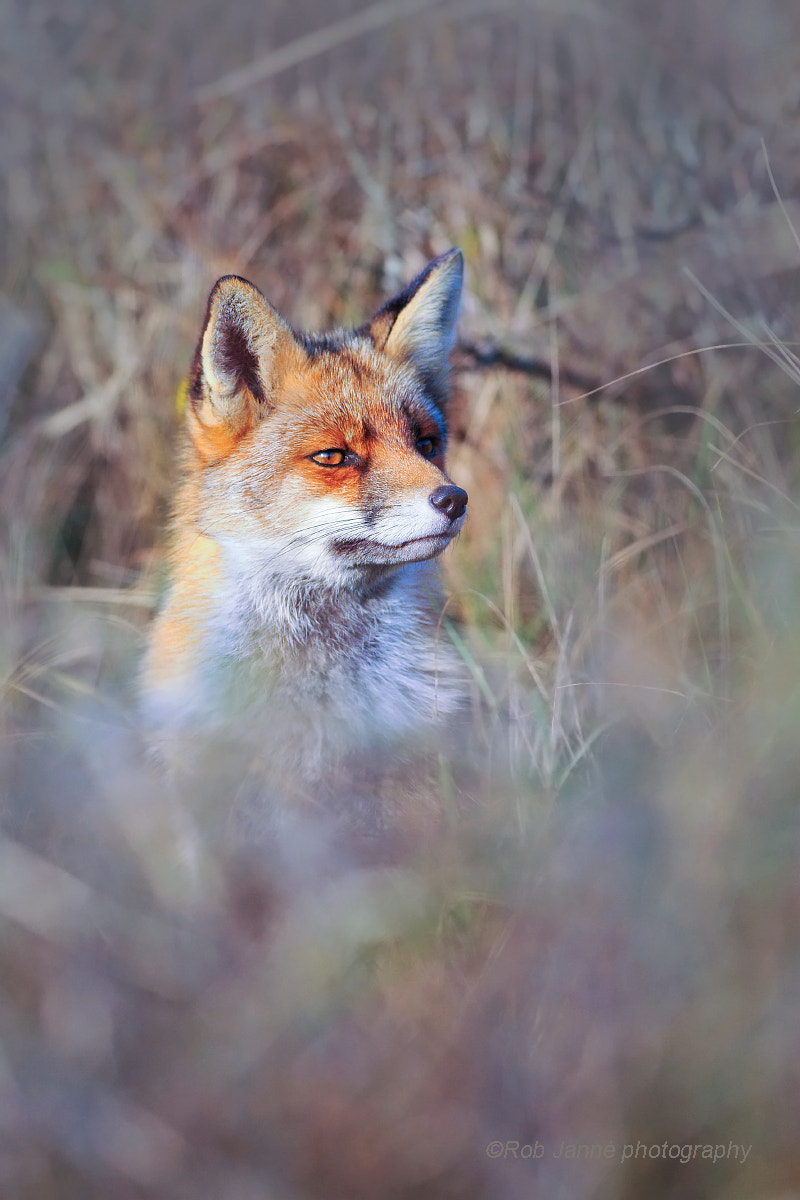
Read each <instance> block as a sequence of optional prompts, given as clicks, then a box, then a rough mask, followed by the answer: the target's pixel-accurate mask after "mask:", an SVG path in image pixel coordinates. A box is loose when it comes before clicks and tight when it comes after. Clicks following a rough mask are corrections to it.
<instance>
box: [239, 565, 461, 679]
mask: <svg viewBox="0 0 800 1200" xmlns="http://www.w3.org/2000/svg"><path fill="white" fill-rule="evenodd" d="M437 577H438V571H437V569H436V567H434V566H432V564H430V563H419V564H416V563H415V564H408V565H403V566H398V567H372V568H362V569H360V570H358V571H353V572H352V573H351V574H350V575H349V576H348V577H347V578H346V579H342V580H341V581H339V582H337V583H335V584H329V583H321V582H319V581H315V580H311V579H287V578H284V577H281V576H280V575H274V574H271V573H270V572H269V571H265V572H262V571H253V572H246V573H242V574H239V573H237V577H236V578H235V589H234V590H235V595H236V597H237V600H236V605H235V610H236V611H235V614H234V620H233V621H231V615H232V614H231V613H226V614H225V625H224V627H223V629H222V633H223V635H227V636H228V637H232V639H233V642H234V644H233V645H232V646H231V647H230V650H231V651H232V652H233V653H234V654H236V655H237V657H250V656H251V655H256V656H258V657H261V656H264V655H265V654H266V656H267V658H269V659H271V660H273V661H275V660H277V661H285V662H287V663H288V662H289V661H291V660H296V659H297V658H298V656H299V657H303V658H305V657H307V656H309V655H313V654H315V653H319V652H320V651H324V657H325V658H329V657H330V656H332V655H335V654H336V652H337V651H340V652H342V653H352V652H354V651H356V652H359V651H362V650H363V648H364V646H365V644H367V643H370V642H373V641H374V640H375V637H376V635H377V634H378V633H379V627H380V626H381V625H382V624H383V623H384V622H385V621H386V620H387V619H389V621H390V624H391V625H392V626H393V627H395V628H394V632H395V634H396V633H399V632H400V630H399V629H397V628H396V626H397V625H406V624H407V625H409V626H417V625H418V623H419V620H420V615H421V614H420V600H421V599H422V596H421V594H420V593H421V592H422V593H424V592H427V593H428V597H429V601H430V600H432V598H433V595H434V594H435V592H436V585H437ZM232 582H233V581H232ZM426 607H427V605H426ZM404 608H405V609H406V610H407V611H406V612H405V613H404V611H403V610H404ZM404 617H405V619H404Z"/></svg>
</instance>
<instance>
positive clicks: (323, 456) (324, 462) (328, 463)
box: [309, 449, 348, 467]
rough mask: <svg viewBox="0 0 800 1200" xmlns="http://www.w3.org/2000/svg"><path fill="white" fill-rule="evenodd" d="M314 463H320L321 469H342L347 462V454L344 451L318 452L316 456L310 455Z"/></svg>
mask: <svg viewBox="0 0 800 1200" xmlns="http://www.w3.org/2000/svg"><path fill="white" fill-rule="evenodd" d="M309 457H310V459H311V461H312V462H315V463H319V465H320V466H321V467H341V466H342V465H343V464H344V463H345V462H346V460H347V457H348V456H347V454H346V453H345V451H344V450H335V449H331V450H318V451H317V453H316V454H311V455H309Z"/></svg>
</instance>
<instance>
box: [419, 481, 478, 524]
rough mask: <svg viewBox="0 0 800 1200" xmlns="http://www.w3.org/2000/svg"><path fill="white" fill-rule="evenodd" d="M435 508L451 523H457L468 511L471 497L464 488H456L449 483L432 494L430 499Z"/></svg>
mask: <svg viewBox="0 0 800 1200" xmlns="http://www.w3.org/2000/svg"><path fill="white" fill-rule="evenodd" d="M428 499H429V501H430V503H431V504H432V505H433V507H434V508H435V509H436V510H437V511H438V512H441V513H444V515H445V516H446V517H447V518H448V520H449V521H451V522H452V521H457V520H458V518H459V517H463V515H464V513H465V512H466V511H467V501H468V500H469V496H468V495H467V493H466V492H465V491H464V489H463V488H460V487H456V485H455V484H454V483H449V484H447V485H445V486H443V487H438V488H437V489H436V491H435V492H431V494H430V496H429V497H428Z"/></svg>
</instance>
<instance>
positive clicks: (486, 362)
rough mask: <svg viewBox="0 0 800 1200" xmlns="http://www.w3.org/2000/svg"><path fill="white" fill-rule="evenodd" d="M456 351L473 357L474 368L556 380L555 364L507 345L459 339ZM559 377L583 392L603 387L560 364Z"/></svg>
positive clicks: (598, 389)
mask: <svg viewBox="0 0 800 1200" xmlns="http://www.w3.org/2000/svg"><path fill="white" fill-rule="evenodd" d="M456 351H457V352H460V353H461V354H464V355H466V356H467V357H468V358H470V359H472V364H471V365H472V366H475V367H504V368H505V370H506V371H518V372H519V373H520V374H521V375H534V376H536V378H538V379H546V380H547V381H548V382H550V383H552V381H553V364H552V363H550V362H545V361H544V359H542V358H533V357H532V356H531V355H529V354H520V353H518V352H517V351H516V350H509V349H507V348H506V347H505V346H497V345H495V344H493V343H490V342H485V343H483V344H481V345H478V344H477V343H476V342H464V341H459V342H458V343H457V344H456ZM558 377H559V382H560V383H566V384H568V385H569V387H577V388H583V389H584V391H586V392H592V393H593V392H595V391H600V390H601V387H598V386H597V380H595V379H587V377H586V376H585V375H581V374H580V373H579V372H577V371H572V370H570V368H569V367H564V366H561V365H559V370H558ZM601 386H602V385H601Z"/></svg>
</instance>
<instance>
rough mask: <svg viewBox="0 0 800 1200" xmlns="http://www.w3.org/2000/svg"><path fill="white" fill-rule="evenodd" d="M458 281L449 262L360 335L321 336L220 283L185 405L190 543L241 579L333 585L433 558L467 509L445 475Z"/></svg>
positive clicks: (457, 257)
mask: <svg viewBox="0 0 800 1200" xmlns="http://www.w3.org/2000/svg"><path fill="white" fill-rule="evenodd" d="M462 272H463V264H462V257H461V252H460V251H459V250H451V251H449V252H448V253H447V254H444V255H442V256H441V257H440V258H437V259H434V261H433V262H431V263H429V265H428V266H427V267H426V268H425V270H424V271H423V272H422V273H421V274H420V275H418V276H417V278H416V279H415V280H414V281H413V282H412V283H411V284H409V285H408V287H406V288H405V289H404V290H403V291H402V292H400V294H399V295H397V296H396V297H394V299H392V300H390V301H389V302H388V303H387V304H385V305H384V306H383V307H382V308H381V309H380V310H379V311H378V312H377V313H376V314H375V316H374V317H373V318H372V320H371V321H368V322H367V323H366V324H365V325H363V326H361V327H360V328H359V329H356V330H351V331H335V332H333V333H326V334H319V335H311V334H303V333H297V332H295V331H294V330H292V329H291V328H290V327H289V325H288V324H287V323H286V322H285V321H284V320H283V318H282V317H281V316H280V315H279V314H278V313H277V312H276V310H275V309H274V308H273V307H272V306H271V305H270V304H269V303H268V302H267V300H266V299H265V298H264V296H262V294H261V293H260V292H259V291H258V289H257V288H256V287H254V286H253V284H252V283H248V282H247V281H246V280H244V279H240V278H239V277H237V276H234V275H227V276H225V277H223V278H222V279H220V280H219V281H218V282H217V284H216V285H215V287H214V289H213V291H212V292H211V296H210V298H209V302H208V309H207V312H206V318H205V323H204V326H203V330H202V334H201V337H200V341H199V343H198V346H197V351H196V354H195V359H194V365H193V370H192V377H191V385H190V388H189V397H188V404H187V423H188V434H189V436H188V439H187V452H186V453H187V458H186V465H187V469H188V486H189V488H190V490H191V491H192V494H193V500H192V510H193V512H194V513H195V514H196V516H197V521H198V525H199V532H200V533H203V534H206V535H207V536H209V537H211V538H212V539H214V540H215V541H216V542H217V543H218V544H219V546H220V548H221V549H222V551H223V553H224V554H225V555H226V556H227V557H228V558H232V559H233V560H234V562H236V563H238V564H240V565H241V566H242V567H243V568H246V567H247V566H248V565H250V566H253V567H255V568H256V569H257V571H258V572H259V574H261V575H264V574H265V573H266V574H267V575H269V576H270V577H272V578H274V579H275V580H278V579H280V578H286V579H291V580H293V581H306V582H308V583H316V584H322V585H327V586H342V587H349V586H352V587H354V588H357V587H358V586H359V584H360V583H362V582H363V581H364V579H365V578H375V577H376V576H380V575H382V574H386V573H387V572H391V571H392V570H393V569H396V568H398V567H400V566H402V565H403V564H406V563H413V562H421V561H423V560H425V559H430V558H433V557H434V556H435V555H437V554H439V553H441V551H442V550H443V549H444V548H445V547H446V546H447V545H448V544H449V542H450V541H451V540H452V539H453V537H454V536H455V535H456V534H457V533H458V532H459V530H460V529H461V527H462V525H463V523H464V518H465V512H466V506H467V494H466V492H464V491H463V490H462V489H461V488H459V487H456V486H455V485H454V484H453V483H452V482H451V480H450V479H449V478H448V476H447V475H446V473H445V464H444V454H445V446H446V437H447V429H446V422H445V402H446V397H447V358H448V354H449V351H450V348H451V346H452V342H453V337H454V331H455V322H456V316H457V311H458V302H459V297H460V293H461V281H462Z"/></svg>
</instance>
